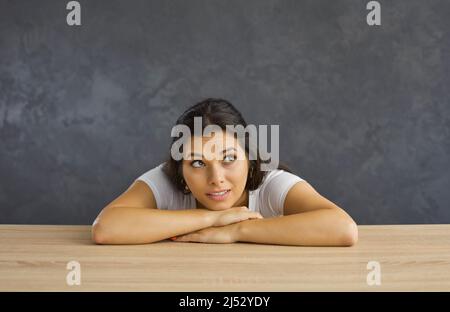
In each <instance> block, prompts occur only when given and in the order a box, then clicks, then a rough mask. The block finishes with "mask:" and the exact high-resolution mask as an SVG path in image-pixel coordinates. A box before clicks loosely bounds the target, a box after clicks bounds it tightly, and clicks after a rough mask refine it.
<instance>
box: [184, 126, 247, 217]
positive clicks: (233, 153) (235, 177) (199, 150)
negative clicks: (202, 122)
mask: <svg viewBox="0 0 450 312" xmlns="http://www.w3.org/2000/svg"><path fill="white" fill-rule="evenodd" d="M224 150H225V152H223V151H224ZM185 151H186V152H185V153H184V159H183V165H182V166H183V176H184V180H185V181H186V184H187V186H188V187H189V190H190V191H191V192H192V194H193V195H194V197H195V198H196V199H197V202H198V204H199V207H198V208H207V209H210V210H224V209H228V208H231V207H235V206H243V205H244V204H245V203H246V198H247V192H245V184H246V183H247V173H248V169H249V164H248V158H247V157H246V154H245V151H244V150H243V149H242V148H241V146H240V144H238V140H237V139H236V138H234V136H233V135H232V134H227V133H226V131H223V132H222V135H216V134H215V133H214V132H213V135H212V137H196V136H193V137H192V138H191V141H190V142H188V143H187V144H186V145H185ZM192 154H193V155H194V156H190V157H191V159H186V155H192Z"/></svg>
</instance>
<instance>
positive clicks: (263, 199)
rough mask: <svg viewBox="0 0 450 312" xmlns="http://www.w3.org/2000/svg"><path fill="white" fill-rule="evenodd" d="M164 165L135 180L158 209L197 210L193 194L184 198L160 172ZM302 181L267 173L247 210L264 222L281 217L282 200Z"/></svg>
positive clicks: (283, 173)
mask: <svg viewBox="0 0 450 312" xmlns="http://www.w3.org/2000/svg"><path fill="white" fill-rule="evenodd" d="M162 167H163V164H160V165H159V166H157V167H155V168H153V169H151V170H149V171H147V172H146V173H144V174H143V175H141V176H140V177H139V178H137V179H136V180H141V181H143V182H145V183H146V184H147V185H148V186H149V187H150V189H151V190H152V191H153V195H154V196H155V200H156V205H157V208H158V209H164V210H184V209H194V208H196V202H195V198H194V196H193V195H192V193H189V194H183V192H181V191H180V190H178V189H177V188H176V187H175V186H174V185H173V184H172V182H171V181H170V180H169V178H168V177H167V175H166V174H165V173H164V172H163V171H162ZM299 181H304V180H303V179H302V178H300V177H298V176H296V175H294V174H292V173H289V172H287V171H284V170H278V169H277V170H272V171H269V172H267V174H266V175H265V177H264V179H263V181H262V183H261V185H260V186H259V187H258V188H257V189H256V190H254V191H250V192H249V199H248V200H249V207H248V208H249V210H250V211H256V212H259V213H260V214H261V215H262V216H263V217H264V218H270V217H276V216H282V215H283V207H284V199H285V198H286V194H287V193H288V191H289V190H290V189H291V187H292V186H294V184H296V183H297V182H299Z"/></svg>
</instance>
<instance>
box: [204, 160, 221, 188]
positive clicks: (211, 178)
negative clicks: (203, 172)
mask: <svg viewBox="0 0 450 312" xmlns="http://www.w3.org/2000/svg"><path fill="white" fill-rule="evenodd" d="M223 182H224V172H223V169H222V168H220V166H218V165H213V166H211V167H210V169H209V172H208V184H211V185H216V186H220V185H222V184H223Z"/></svg>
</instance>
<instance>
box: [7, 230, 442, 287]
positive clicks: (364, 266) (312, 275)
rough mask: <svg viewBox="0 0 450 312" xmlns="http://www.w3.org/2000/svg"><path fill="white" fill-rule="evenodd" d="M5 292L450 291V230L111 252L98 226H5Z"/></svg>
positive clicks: (124, 248) (150, 246) (169, 243)
mask: <svg viewBox="0 0 450 312" xmlns="http://www.w3.org/2000/svg"><path fill="white" fill-rule="evenodd" d="M71 261H76V262H72V263H71ZM68 263H69V265H68ZM74 263H75V264H79V269H78V267H77V265H75V266H72V264H74ZM68 277H69V282H68V281H67V279H68ZM77 278H79V281H80V285H76V284H75V285H69V284H73V283H74V281H76V280H77ZM0 290H1V291H91V290H92V291H208V292H211V291H450V225H389V226H359V242H358V243H357V245H355V246H353V247H296V246H277V245H259V244H247V243H235V244H202V243H182V242H172V241H169V240H168V241H162V242H158V243H154V244H147V245H128V246H125V245H123V246H104V245H95V244H93V243H92V242H91V239H90V226H56V225H0Z"/></svg>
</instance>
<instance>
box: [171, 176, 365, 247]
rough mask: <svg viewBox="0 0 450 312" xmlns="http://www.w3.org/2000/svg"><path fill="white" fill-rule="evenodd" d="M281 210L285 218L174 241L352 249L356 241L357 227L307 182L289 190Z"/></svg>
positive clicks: (202, 232) (249, 222) (248, 222)
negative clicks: (346, 247)
mask: <svg viewBox="0 0 450 312" xmlns="http://www.w3.org/2000/svg"><path fill="white" fill-rule="evenodd" d="M283 208H284V215H283V216H280V217H274V218H267V219H261V220H246V221H242V222H239V223H236V224H230V225H227V226H223V227H218V228H217V227H216V228H207V229H202V230H200V231H196V232H193V233H189V234H186V235H183V236H181V237H178V238H177V239H176V241H180V242H204V243H230V242H238V241H241V242H252V243H260V244H276V245H295V246H351V245H354V244H355V243H356V242H357V240H358V227H357V226H356V223H355V222H354V221H353V220H352V218H351V217H350V216H349V215H348V214H347V213H346V212H345V211H344V210H342V209H341V208H339V207H338V206H337V205H335V204H334V203H332V202H331V201H329V200H328V199H326V198H325V197H323V196H321V195H320V194H319V193H317V192H316V191H315V190H314V188H313V187H312V186H311V185H310V184H309V183H307V182H306V181H302V182H298V183H297V184H296V185H294V186H293V187H292V188H291V189H290V190H289V192H288V194H287V195H286V199H285V201H284V207H283Z"/></svg>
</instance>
